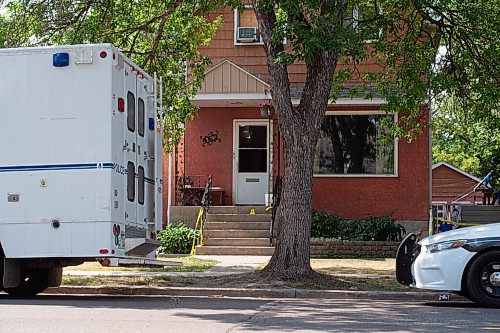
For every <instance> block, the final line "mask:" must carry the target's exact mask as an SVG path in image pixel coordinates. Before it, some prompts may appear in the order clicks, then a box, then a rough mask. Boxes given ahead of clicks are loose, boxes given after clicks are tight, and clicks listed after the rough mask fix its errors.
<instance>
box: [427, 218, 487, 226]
mask: <svg viewBox="0 0 500 333" xmlns="http://www.w3.org/2000/svg"><path fill="white" fill-rule="evenodd" d="M434 219H435V220H437V221H439V222H444V223H448V224H453V225H458V226H466V227H472V226H475V225H481V223H464V222H455V221H450V220H445V219H441V218H437V217H435V218H434Z"/></svg>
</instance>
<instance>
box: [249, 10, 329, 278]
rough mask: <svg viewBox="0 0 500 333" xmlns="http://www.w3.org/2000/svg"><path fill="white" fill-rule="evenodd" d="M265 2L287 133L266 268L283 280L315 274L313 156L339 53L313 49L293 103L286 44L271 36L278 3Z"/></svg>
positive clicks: (264, 22) (272, 69) (262, 19)
mask: <svg viewBox="0 0 500 333" xmlns="http://www.w3.org/2000/svg"><path fill="white" fill-rule="evenodd" d="M264 2H265V1H264ZM265 3H266V4H267V6H265V5H261V7H260V9H257V10H256V15H257V20H258V21H259V28H260V32H261V35H262V39H263V40H264V50H265V52H266V55H267V65H268V69H269V74H270V78H269V83H270V86H271V95H272V101H273V105H274V108H275V112H276V116H277V118H278V126H279V129H280V132H281V135H282V137H283V151H284V154H283V155H284V156H283V159H284V177H283V187H282V190H281V196H282V199H281V202H280V206H279V208H278V220H277V221H276V234H277V237H276V249H275V252H274V254H273V257H272V258H271V261H270V262H269V264H268V265H267V266H266V268H265V269H264V272H265V273H268V274H271V275H273V276H277V277H280V278H283V279H300V278H305V277H308V276H309V275H310V274H311V273H312V272H313V271H312V269H311V264H310V249H309V246H310V236H311V224H312V179H313V177H312V173H313V160H314V152H315V148H316V143H317V141H318V136H319V133H320V130H321V124H322V122H323V118H324V116H325V113H326V107H327V105H328V98H329V97H330V91H331V87H332V82H333V75H334V73H335V68H336V65H337V59H338V54H335V53H332V52H326V51H323V50H319V49H318V50H317V51H316V52H314V59H312V61H310V62H309V63H307V74H306V82H305V84H304V90H303V94H302V97H301V100H300V104H299V106H298V107H295V106H293V105H292V99H291V93H290V80H289V78H288V67H287V65H286V64H283V63H280V62H279V61H278V59H279V56H280V53H281V52H283V51H284V47H283V44H282V43H274V42H273V40H272V36H273V30H274V28H275V27H276V15H275V13H274V4H272V2H265ZM254 5H255V0H254ZM256 8H257V7H256Z"/></svg>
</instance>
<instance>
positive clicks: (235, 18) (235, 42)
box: [233, 5, 264, 46]
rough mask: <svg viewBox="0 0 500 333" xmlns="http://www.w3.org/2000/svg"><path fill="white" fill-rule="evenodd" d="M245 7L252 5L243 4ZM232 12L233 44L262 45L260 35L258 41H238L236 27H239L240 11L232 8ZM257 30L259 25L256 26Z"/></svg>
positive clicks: (249, 7) (250, 7) (248, 7)
mask: <svg viewBox="0 0 500 333" xmlns="http://www.w3.org/2000/svg"><path fill="white" fill-rule="evenodd" d="M244 8H245V9H252V8H253V7H252V5H245V7H244ZM233 12H234V33H233V37H234V45H238V46H240V45H247V46H252V45H264V42H263V41H262V36H261V37H260V42H253V43H241V42H238V28H239V27H240V12H239V11H238V9H236V8H235V9H234V10H233ZM256 28H257V31H258V30H259V27H258V26H257V27H256Z"/></svg>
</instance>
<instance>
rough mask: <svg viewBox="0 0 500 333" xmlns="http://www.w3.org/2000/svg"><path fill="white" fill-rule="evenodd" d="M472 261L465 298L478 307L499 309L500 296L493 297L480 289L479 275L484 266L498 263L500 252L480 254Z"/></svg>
mask: <svg viewBox="0 0 500 333" xmlns="http://www.w3.org/2000/svg"><path fill="white" fill-rule="evenodd" d="M473 260H474V261H473V262H472V264H471V265H470V267H469V270H468V272H467V280H466V281H467V283H466V289H467V290H466V291H467V293H466V294H467V297H468V298H469V299H470V300H471V301H473V302H476V303H477V304H479V305H482V306H486V307H495V308H499V307H500V296H498V297H493V296H491V295H489V294H488V293H487V292H486V291H485V290H484V289H483V288H482V287H481V273H482V271H483V269H484V268H485V267H486V266H488V265H490V264H492V263H495V262H499V263H500V250H494V251H489V252H486V253H483V254H480V255H479V256H478V257H477V258H475V259H473Z"/></svg>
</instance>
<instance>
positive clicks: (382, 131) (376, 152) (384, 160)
mask: <svg viewBox="0 0 500 333" xmlns="http://www.w3.org/2000/svg"><path fill="white" fill-rule="evenodd" d="M383 117H389V118H388V119H389V121H393V117H392V116H385V115H366V116H365V115H352V116H327V117H326V118H325V120H324V122H323V125H322V128H321V134H320V138H319V140H318V144H317V146H316V154H315V158H314V173H315V174H394V140H390V139H388V138H387V136H386V135H387V129H386V128H385V127H383V126H382V125H381V124H380V121H381V119H382V118H383Z"/></svg>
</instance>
